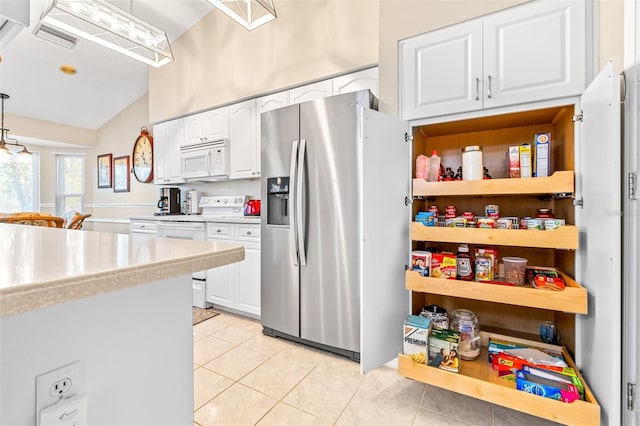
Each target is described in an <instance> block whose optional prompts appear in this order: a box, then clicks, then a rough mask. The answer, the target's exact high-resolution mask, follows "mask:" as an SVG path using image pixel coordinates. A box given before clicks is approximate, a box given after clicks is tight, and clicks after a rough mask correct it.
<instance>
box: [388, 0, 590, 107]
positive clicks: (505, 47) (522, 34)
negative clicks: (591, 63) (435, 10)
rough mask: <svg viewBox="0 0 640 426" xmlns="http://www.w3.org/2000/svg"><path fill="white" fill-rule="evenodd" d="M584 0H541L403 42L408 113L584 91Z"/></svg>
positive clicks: (402, 96)
mask: <svg viewBox="0 0 640 426" xmlns="http://www.w3.org/2000/svg"><path fill="white" fill-rule="evenodd" d="M585 38H586V17H585V3H584V1H556V0H554V1H551V0H539V1H533V2H530V3H525V4H523V5H520V6H515V7H512V8H509V9H506V10H504V11H500V12H496V13H494V14H491V15H487V16H485V17H483V18H478V19H474V20H471V21H467V22H463V23H461V24H456V25H452V26H449V27H446V28H442V29H439V30H435V31H432V32H429V33H426V34H422V35H419V36H417V37H413V38H410V39H407V40H404V41H402V42H400V88H399V90H400V115H401V117H402V118H404V119H407V120H412V119H418V118H426V117H432V116H438V115H446V114H451V113H460V112H467V111H474V110H480V109H483V108H493V107H499V106H506V105H514V104H520V103H526V102H532V101H540V100H546V99H555V98H563V97H567V96H573V95H579V94H580V93H582V91H583V90H584V89H585V83H586V82H585V75H586V50H585V49H586V48H585V43H584V40H585Z"/></svg>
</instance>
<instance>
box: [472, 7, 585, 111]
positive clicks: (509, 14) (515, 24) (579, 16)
mask: <svg viewBox="0 0 640 426" xmlns="http://www.w3.org/2000/svg"><path fill="white" fill-rule="evenodd" d="M585 38H586V17H585V4H584V2H579V1H537V2H531V3H526V4H524V5H522V6H518V7H514V8H511V9H507V10H505V11H503V12H500V13H495V14H493V15H489V16H487V17H486V18H485V19H484V79H485V84H486V85H485V93H484V94H485V96H484V107H485V108H491V107H497V106H503V105H512V104H517V103H524V102H530V101H537V100H540V99H554V98H564V97H567V96H573V95H579V94H580V93H582V92H583V91H584V90H585V87H586V81H585V75H586V51H585V46H586V43H585Z"/></svg>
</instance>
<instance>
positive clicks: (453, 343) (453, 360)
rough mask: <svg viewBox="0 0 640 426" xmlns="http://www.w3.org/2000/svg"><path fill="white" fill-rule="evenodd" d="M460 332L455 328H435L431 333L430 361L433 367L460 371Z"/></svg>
mask: <svg viewBox="0 0 640 426" xmlns="http://www.w3.org/2000/svg"><path fill="white" fill-rule="evenodd" d="M459 342H460V333H458V332H457V331H453V330H445V329H442V328H434V329H433V330H432V331H431V334H430V335H429V362H428V364H429V365H430V366H432V367H437V368H441V369H443V370H447V371H452V372H454V373H457V372H458V366H459V363H460V358H459V355H458V343H459Z"/></svg>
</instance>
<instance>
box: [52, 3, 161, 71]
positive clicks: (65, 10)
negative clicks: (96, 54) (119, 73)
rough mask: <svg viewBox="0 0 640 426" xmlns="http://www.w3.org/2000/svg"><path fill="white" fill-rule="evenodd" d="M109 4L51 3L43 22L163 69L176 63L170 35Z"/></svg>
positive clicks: (131, 9)
mask: <svg viewBox="0 0 640 426" xmlns="http://www.w3.org/2000/svg"><path fill="white" fill-rule="evenodd" d="M130 11H131V13H127V12H126V11H124V10H122V9H120V8H119V7H117V6H114V5H112V4H110V3H108V2H106V1H105V0H47V2H46V3H45V5H44V9H43V11H42V15H41V16H40V21H41V22H43V23H45V24H47V25H49V26H52V27H55V28H57V29H59V30H62V31H64V32H67V33H70V34H73V35H75V36H77V37H81V38H84V39H86V40H89V41H92V42H94V43H97V44H99V45H101V46H104V47H108V48H109V49H112V50H115V51H116V52H118V53H122V54H123V55H127V56H129V57H130V58H133V59H136V60H138V61H141V62H144V63H145V64H148V65H151V66H153V67H156V68H159V67H161V66H162V65H165V64H168V63H169V62H171V61H173V52H172V51H171V45H170V44H169V39H168V38H167V34H166V33H165V32H164V31H162V30H160V29H158V28H156V27H154V26H153V25H151V24H149V23H147V22H145V21H143V20H142V19H139V18H137V17H135V16H133V0H131V2H130Z"/></svg>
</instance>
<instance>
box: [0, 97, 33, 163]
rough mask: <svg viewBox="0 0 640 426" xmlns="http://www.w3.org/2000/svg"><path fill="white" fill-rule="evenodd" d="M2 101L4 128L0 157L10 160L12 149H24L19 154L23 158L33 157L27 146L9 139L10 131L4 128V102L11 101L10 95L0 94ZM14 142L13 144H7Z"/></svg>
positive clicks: (2, 130)
mask: <svg viewBox="0 0 640 426" xmlns="http://www.w3.org/2000/svg"><path fill="white" fill-rule="evenodd" d="M0 99H1V100H2V127H1V128H0V157H4V158H8V157H9V156H10V155H12V154H14V152H12V151H10V150H9V148H10V147H16V148H22V149H21V150H20V151H18V152H17V154H18V155H20V156H21V157H23V156H24V157H26V156H29V155H31V153H30V152H29V150H28V149H27V147H26V146H24V145H22V144H19V143H18V141H17V139H13V138H9V129H6V128H5V127H4V100H5V99H9V95H7V94H6V93H0ZM7 139H8V140H12V141H13V142H7Z"/></svg>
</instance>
